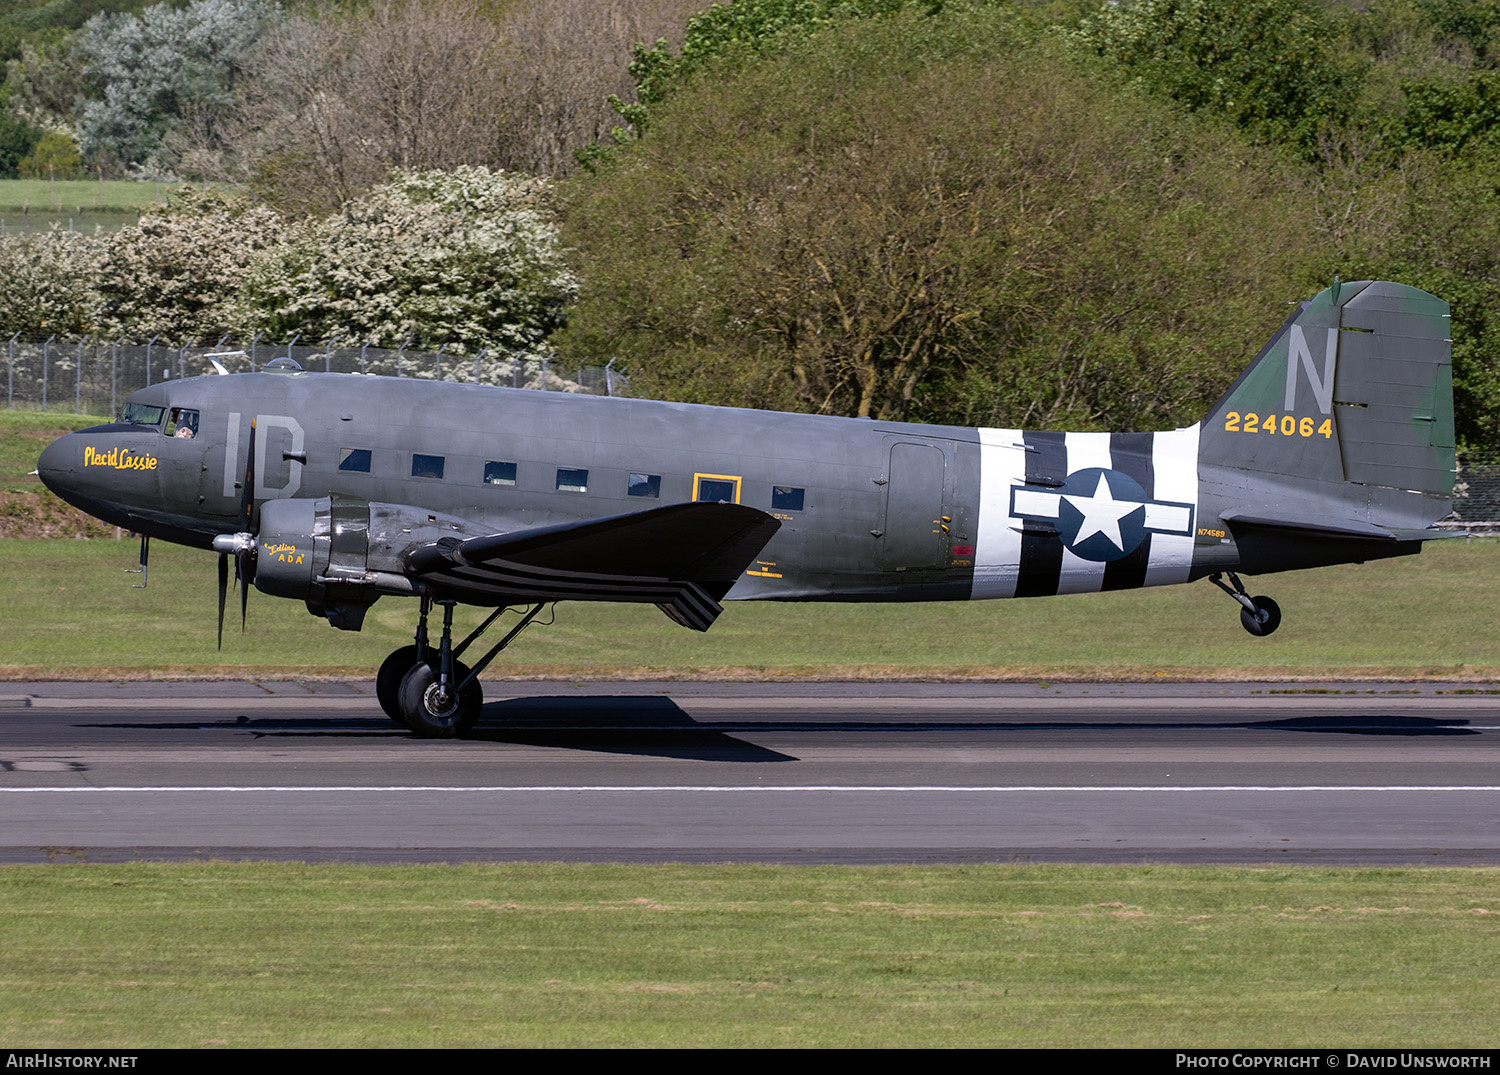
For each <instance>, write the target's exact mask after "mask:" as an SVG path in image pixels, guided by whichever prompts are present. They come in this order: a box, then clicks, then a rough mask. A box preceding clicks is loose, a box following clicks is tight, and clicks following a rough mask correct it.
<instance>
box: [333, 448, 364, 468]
mask: <svg viewBox="0 0 1500 1075" xmlns="http://www.w3.org/2000/svg"><path fill="white" fill-rule="evenodd" d="M339 469H340V470H349V471H354V472H356V473H359V474H368V473H370V449H368V448H340V449H339Z"/></svg>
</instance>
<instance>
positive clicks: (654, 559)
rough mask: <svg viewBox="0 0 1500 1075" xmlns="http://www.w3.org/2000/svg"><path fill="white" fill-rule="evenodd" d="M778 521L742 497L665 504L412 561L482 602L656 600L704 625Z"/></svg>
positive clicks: (448, 542) (426, 550)
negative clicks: (736, 500) (720, 501)
mask: <svg viewBox="0 0 1500 1075" xmlns="http://www.w3.org/2000/svg"><path fill="white" fill-rule="evenodd" d="M780 526H781V523H780V522H779V521H777V520H776V519H775V518H773V517H772V516H770V515H767V514H766V513H765V512H762V511H757V510H755V509H754V508H747V507H744V506H743V505H739V504H709V503H694V504H671V505H668V506H666V507H662V508H652V509H650V510H648V511H641V512H634V513H632V514H629V515H615V516H610V517H608V518H604V519H590V520H587V521H585V522H579V523H566V524H563V525H561V526H546V527H538V528H535V529H531V530H522V531H517V532H512V533H507V534H488V535H485V536H483V537H474V538H469V539H467V540H460V539H458V538H444V539H442V540H439V541H436V542H432V543H430V544H426V545H420V546H417V547H416V548H413V549H411V550H410V551H409V552H408V553H407V554H406V567H407V570H408V571H410V572H411V573H413V574H416V575H420V576H422V577H423V578H424V579H425V580H427V581H428V582H429V583H436V584H438V585H442V586H446V587H448V588H450V589H453V590H455V591H458V592H460V593H463V594H464V595H465V596H466V597H467V598H468V599H471V600H474V601H476V602H478V603H482V604H507V603H516V604H519V603H533V602H538V601H560V600H578V601H625V602H635V603H646V604H654V605H656V606H657V607H658V608H660V609H661V610H662V611H663V612H664V613H666V614H667V616H669V617H670V618H671V619H672V620H674V621H675V622H677V623H680V624H682V625H683V626H685V627H691V628H693V629H694V630H697V631H706V630H707V629H708V627H709V625H710V624H712V623H713V622H714V620H715V619H717V618H718V615H719V613H720V612H722V611H723V607H722V606H721V605H720V604H719V600H720V599H721V598H722V597H723V596H724V595H725V594H726V593H728V592H729V588H730V587H731V586H733V585H734V584H735V582H737V581H738V580H739V577H740V575H741V574H743V573H744V571H745V569H746V568H747V567H749V566H750V563H751V561H753V560H754V559H755V557H756V556H757V555H758V554H759V553H760V551H761V549H763V548H764V547H765V545H766V542H768V541H770V540H771V537H772V535H774V534H775V533H776V531H777V529H778V528H779V527H780Z"/></svg>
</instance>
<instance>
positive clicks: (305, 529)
mask: <svg viewBox="0 0 1500 1075" xmlns="http://www.w3.org/2000/svg"><path fill="white" fill-rule="evenodd" d="M369 533H370V505H369V504H368V503H366V502H364V501H362V500H352V499H345V498H343V497H340V498H337V499H333V498H330V497H323V498H321V499H318V500H300V499H281V500H268V501H266V502H265V503H264V504H262V505H261V508H260V532H259V534H258V535H257V541H256V549H255V588H256V589H257V590H260V591H261V592H262V593H268V594H272V595H274V596H276V597H292V598H299V599H301V600H303V601H305V602H307V610H308V611H309V612H311V613H312V614H313V615H314V616H326V617H327V618H328V622H329V623H331V624H333V625H334V626H335V627H338V628H340V629H341V630H345V631H358V630H359V629H360V627H361V626H362V625H363V623H364V618H365V610H366V609H368V608H369V607H370V606H371V605H373V604H374V603H375V601H376V599H377V598H378V597H379V596H380V591H379V589H377V588H376V587H375V586H374V585H372V584H371V579H370V572H369V563H368V560H369Z"/></svg>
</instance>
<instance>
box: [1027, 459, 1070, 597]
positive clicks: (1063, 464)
mask: <svg viewBox="0 0 1500 1075" xmlns="http://www.w3.org/2000/svg"><path fill="white" fill-rule="evenodd" d="M1021 437H1022V440H1023V442H1024V443H1025V445H1026V448H1027V451H1026V484H1027V485H1030V484H1032V483H1033V482H1046V483H1047V484H1046V485H1044V486H1040V487H1041V488H1045V489H1048V490H1052V489H1055V488H1057V486H1058V485H1059V484H1061V482H1062V480H1063V479H1064V478H1066V477H1067V476H1068V449H1067V445H1066V444H1065V443H1064V441H1063V434H1061V433H1022V434H1021ZM1062 557H1063V544H1062V538H1060V537H1058V536H1057V535H1056V534H1036V533H1025V532H1023V533H1022V534H1021V565H1020V570H1019V571H1017V573H1016V596H1017V597H1051V596H1052V595H1053V594H1055V593H1057V583H1058V579H1060V578H1061V577H1062Z"/></svg>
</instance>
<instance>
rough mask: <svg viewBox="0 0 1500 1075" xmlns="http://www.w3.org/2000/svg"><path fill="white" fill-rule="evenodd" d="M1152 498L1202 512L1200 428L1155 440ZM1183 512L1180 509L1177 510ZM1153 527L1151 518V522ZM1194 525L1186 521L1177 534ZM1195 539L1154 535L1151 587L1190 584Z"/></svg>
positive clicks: (1158, 436)
mask: <svg viewBox="0 0 1500 1075" xmlns="http://www.w3.org/2000/svg"><path fill="white" fill-rule="evenodd" d="M1151 465H1152V467H1153V472H1152V484H1153V486H1154V489H1153V491H1152V496H1153V497H1154V498H1155V499H1156V500H1165V501H1168V502H1172V503H1177V504H1191V505H1193V513H1194V514H1195V515H1196V514H1197V508H1198V426H1197V425H1192V426H1189V427H1188V428H1187V429H1175V430H1173V431H1171V432H1170V433H1157V434H1155V435H1154V436H1152V438H1151ZM1174 510H1180V509H1174ZM1147 522H1148V525H1149V522H1150V520H1149V518H1148V520H1147ZM1191 523H1192V520H1191V519H1183V520H1182V521H1181V522H1180V523H1179V524H1178V525H1176V526H1174V527H1172V529H1174V530H1183V529H1186V528H1187V527H1189V526H1190V525H1191ZM1193 541H1194V535H1193V534H1192V533H1187V534H1182V535H1178V534H1152V535H1151V560H1150V562H1149V563H1147V565H1146V579H1145V585H1147V586H1167V585H1171V584H1172V583H1177V582H1186V581H1187V579H1188V569H1189V568H1191V567H1192V566H1193Z"/></svg>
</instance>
